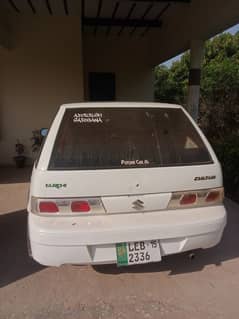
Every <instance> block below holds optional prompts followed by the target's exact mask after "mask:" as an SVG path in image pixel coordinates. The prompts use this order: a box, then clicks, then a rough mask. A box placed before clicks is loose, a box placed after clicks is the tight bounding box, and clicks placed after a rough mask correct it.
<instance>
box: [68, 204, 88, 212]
mask: <svg viewBox="0 0 239 319" xmlns="http://www.w3.org/2000/svg"><path fill="white" fill-rule="evenodd" d="M71 211H72V212H77V213H79V212H81V213H87V212H89V211H90V205H89V203H88V202H87V201H76V202H72V203H71Z"/></svg>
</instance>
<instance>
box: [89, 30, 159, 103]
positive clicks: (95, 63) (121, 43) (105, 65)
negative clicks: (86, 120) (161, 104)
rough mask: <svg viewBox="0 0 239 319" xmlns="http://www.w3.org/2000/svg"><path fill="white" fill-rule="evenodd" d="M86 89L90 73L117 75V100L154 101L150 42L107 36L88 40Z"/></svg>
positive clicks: (127, 37)
mask: <svg viewBox="0 0 239 319" xmlns="http://www.w3.org/2000/svg"><path fill="white" fill-rule="evenodd" d="M84 62H85V90H86V97H87V95H88V92H87V91H88V78H87V77H88V74H89V72H114V73H115V77H116V100H118V101H152V100H153V69H152V67H151V64H150V60H149V51H148V43H147V40H146V39H143V38H138V37H132V38H131V37H129V35H128V34H127V35H123V36H121V37H118V36H117V35H112V36H110V37H107V36H106V35H105V34H103V35H97V36H96V37H95V36H94V35H87V36H85V37H84Z"/></svg>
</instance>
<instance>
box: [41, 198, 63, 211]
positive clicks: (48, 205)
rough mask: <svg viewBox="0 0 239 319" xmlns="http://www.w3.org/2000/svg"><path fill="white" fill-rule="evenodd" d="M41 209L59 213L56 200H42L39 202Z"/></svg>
mask: <svg viewBox="0 0 239 319" xmlns="http://www.w3.org/2000/svg"><path fill="white" fill-rule="evenodd" d="M39 211H40V212H41V213H57V212H59V209H58V207H57V205H56V203H54V202H45V201H42V202H40V203H39Z"/></svg>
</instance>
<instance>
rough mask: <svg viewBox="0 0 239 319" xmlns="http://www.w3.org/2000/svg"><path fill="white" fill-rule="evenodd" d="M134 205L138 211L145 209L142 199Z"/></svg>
mask: <svg viewBox="0 0 239 319" xmlns="http://www.w3.org/2000/svg"><path fill="white" fill-rule="evenodd" d="M132 204H133V208H134V209H136V210H140V209H143V208H144V202H143V201H142V200H140V199H137V200H136V201H134V202H133V203H132Z"/></svg>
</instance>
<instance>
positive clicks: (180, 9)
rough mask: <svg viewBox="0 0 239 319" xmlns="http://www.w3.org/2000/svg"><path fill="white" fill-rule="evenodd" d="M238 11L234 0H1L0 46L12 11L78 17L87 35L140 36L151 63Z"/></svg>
mask: <svg viewBox="0 0 239 319" xmlns="http://www.w3.org/2000/svg"><path fill="white" fill-rule="evenodd" d="M238 12H239V1H238V0H227V1H225V0H208V1H201V0H174V1H170V0H168V1H165V0H155V1H150V0H82V1H80V0H24V1H23V0H1V2H0V15H1V26H0V45H2V46H7V43H8V37H9V33H7V28H6V27H5V25H7V24H8V20H9V22H10V24H11V23H13V24H14V20H15V19H16V15H17V16H20V17H23V16H32V17H34V16H36V17H39V16H53V17H54V16H79V17H82V19H81V20H82V25H83V32H84V34H85V35H86V37H87V36H96V35H97V36H104V37H107V36H109V34H110V35H111V37H115V39H117V38H119V39H120V38H121V37H123V36H125V37H129V38H131V36H132V35H133V36H134V37H132V38H134V39H136V38H138V39H140V38H142V37H144V38H145V39H146V41H147V44H146V45H147V46H148V48H149V52H150V54H149V57H150V62H149V63H150V65H152V66H153V65H157V64H159V63H161V62H163V61H165V60H167V59H169V58H171V57H173V56H175V55H177V54H179V53H181V52H183V51H185V50H187V49H189V48H190V46H191V44H190V43H191V41H192V40H206V39H208V38H210V37H211V36H214V35H216V34H217V33H219V32H221V31H223V30H225V29H226V28H228V27H231V26H232V25H234V24H236V23H238V22H239V16H238ZM6 20H7V21H6ZM4 21H5V24H4ZM6 22H7V23H6ZM149 31H150V32H149ZM120 36H121V37H120Z"/></svg>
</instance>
